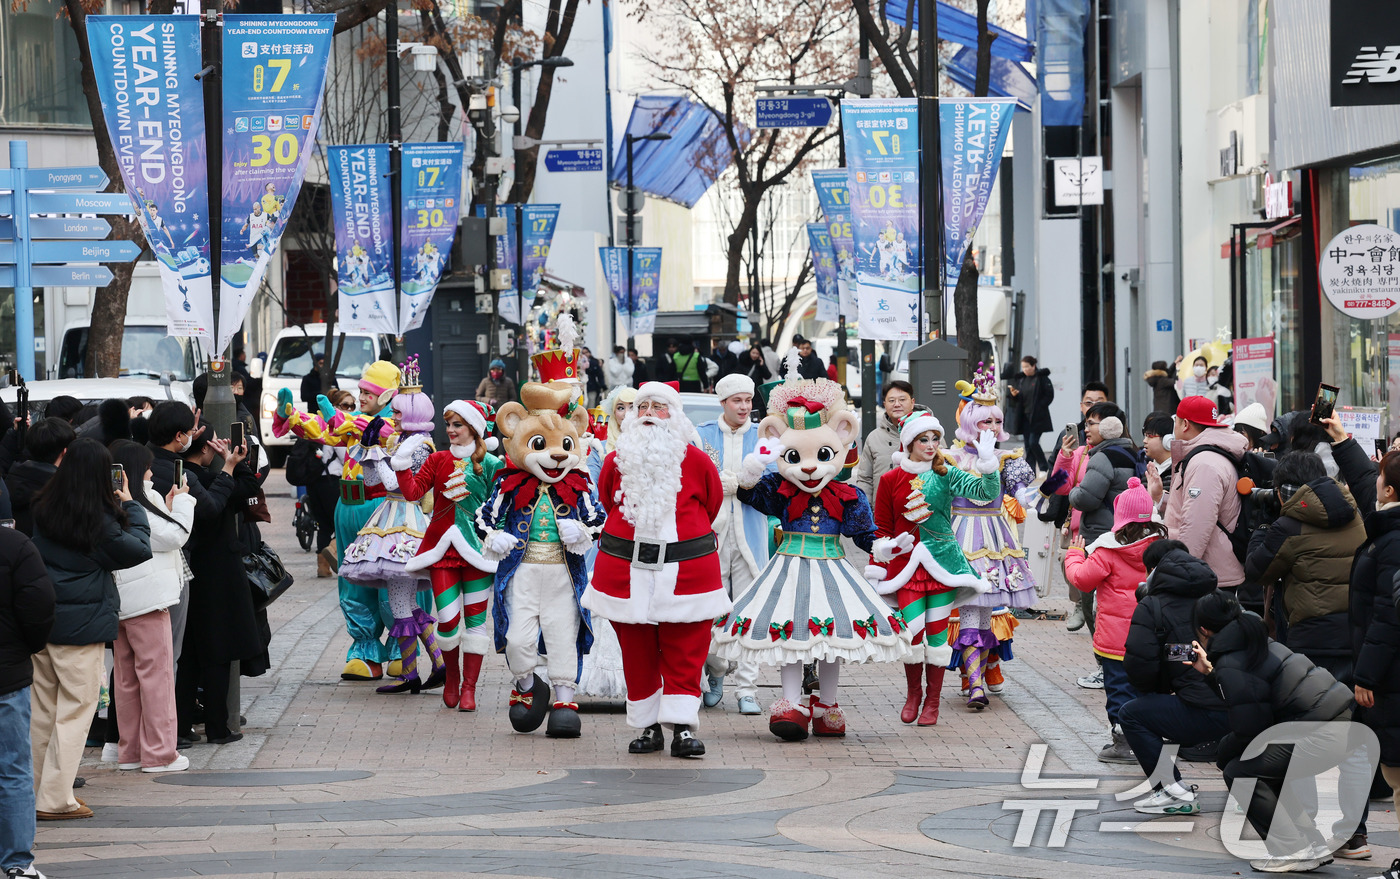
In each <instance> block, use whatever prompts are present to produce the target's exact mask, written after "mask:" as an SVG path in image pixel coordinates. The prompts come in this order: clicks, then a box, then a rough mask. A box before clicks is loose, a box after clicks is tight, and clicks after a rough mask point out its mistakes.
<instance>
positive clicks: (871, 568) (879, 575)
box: [861, 564, 890, 591]
mask: <svg viewBox="0 0 1400 879" xmlns="http://www.w3.org/2000/svg"><path fill="white" fill-rule="evenodd" d="M861 575H862V576H864V577H865V579H866V580H869V581H870V582H871V583H883V582H885V578H886V577H888V576H889V575H890V572H889V571H887V570H885V566H884V565H875V564H871V565H866V566H865V570H864V571H862V572H861ZM876 591H878V590H876Z"/></svg>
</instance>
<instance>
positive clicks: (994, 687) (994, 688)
mask: <svg viewBox="0 0 1400 879" xmlns="http://www.w3.org/2000/svg"><path fill="white" fill-rule="evenodd" d="M1005 687H1006V684H988V685H987V692H988V693H1000V692H1001V691H1002V690H1003V689H1004V688H1005Z"/></svg>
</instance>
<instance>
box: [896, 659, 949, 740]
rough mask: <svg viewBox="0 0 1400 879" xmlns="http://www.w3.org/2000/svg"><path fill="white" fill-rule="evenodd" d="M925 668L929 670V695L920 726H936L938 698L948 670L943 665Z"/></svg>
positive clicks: (926, 698)
mask: <svg viewBox="0 0 1400 879" xmlns="http://www.w3.org/2000/svg"><path fill="white" fill-rule="evenodd" d="M914 667H915V668H917V667H918V666H914ZM924 667H925V668H927V669H928V695H927V696H925V697H924V710H923V711H921V712H920V713H919V726H934V725H936V724H937V723H938V697H939V691H941V690H942V689H943V673H944V672H945V671H947V669H946V668H944V667H943V666H941V665H927V666H924ZM905 723H908V721H905Z"/></svg>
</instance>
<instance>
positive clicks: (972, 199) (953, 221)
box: [938, 98, 1016, 286]
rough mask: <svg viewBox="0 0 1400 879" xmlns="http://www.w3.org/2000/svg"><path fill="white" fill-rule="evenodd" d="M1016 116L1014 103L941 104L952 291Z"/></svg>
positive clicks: (998, 100) (974, 100) (958, 101)
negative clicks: (1012, 118) (1014, 115)
mask: <svg viewBox="0 0 1400 879" xmlns="http://www.w3.org/2000/svg"><path fill="white" fill-rule="evenodd" d="M1015 112H1016V101H1015V99H1014V98H961V99H952V98H940V99H939V101H938V115H939V124H940V126H941V130H942V135H943V136H942V146H943V225H944V228H945V230H946V232H945V234H946V235H947V250H946V251H945V252H946V254H947V260H948V285H949V286H952V285H953V284H954V283H956V282H957V279H958V272H959V271H960V270H961V269H962V262H963V257H964V256H965V255H966V254H967V249H968V248H969V247H970V246H972V235H973V233H974V232H976V231H977V224H978V223H980V222H982V215H983V214H984V213H986V210H987V201H988V199H990V198H991V196H992V184H993V183H994V182H995V181H996V179H997V169H998V168H999V167H1001V154H1002V151H1003V150H1004V149H1005V148H1006V138H1007V135H1008V134H1009V133H1010V132H1011V117H1012V115H1013V114H1015Z"/></svg>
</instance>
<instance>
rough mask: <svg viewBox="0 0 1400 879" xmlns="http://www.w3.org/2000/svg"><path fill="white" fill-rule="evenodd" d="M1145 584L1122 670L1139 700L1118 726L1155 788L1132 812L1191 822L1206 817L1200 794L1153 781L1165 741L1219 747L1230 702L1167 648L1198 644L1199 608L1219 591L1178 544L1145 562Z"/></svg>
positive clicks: (1160, 544) (1155, 549)
mask: <svg viewBox="0 0 1400 879" xmlns="http://www.w3.org/2000/svg"><path fill="white" fill-rule="evenodd" d="M1142 561H1143V564H1144V565H1145V566H1146V568H1147V572H1148V573H1147V581H1146V582H1145V583H1144V584H1143V586H1142V587H1141V588H1140V589H1139V592H1140V593H1141V597H1140V599H1139V601H1138V606H1137V609H1136V610H1134V611H1133V619H1132V623H1131V625H1130V626H1129V629H1128V641H1127V648H1126V651H1125V653H1124V655H1123V669H1124V671H1126V672H1127V673H1128V680H1129V681H1130V682H1131V683H1132V685H1133V687H1134V688H1135V689H1136V690H1137V691H1138V693H1139V694H1140V695H1139V696H1138V697H1137V698H1136V699H1134V700H1132V701H1131V702H1129V703H1128V704H1127V705H1124V706H1123V710H1122V711H1121V712H1119V716H1118V722H1119V723H1120V724H1122V726H1123V734H1124V736H1126V737H1127V739H1128V744H1129V745H1130V746H1131V747H1132V749H1133V754H1134V755H1136V756H1137V759H1138V764H1139V765H1140V766H1141V767H1142V771H1143V774H1144V775H1146V776H1147V777H1148V778H1149V779H1151V780H1152V782H1153V787H1154V791H1153V793H1152V794H1151V795H1149V796H1147V797H1145V798H1143V799H1141V800H1138V801H1137V802H1136V803H1134V804H1133V808H1135V809H1137V810H1138V811H1139V812H1142V813H1144V814H1147V815H1191V814H1195V813H1196V812H1199V811H1200V804H1199V803H1197V801H1196V794H1195V787H1194V785H1193V786H1190V787H1187V786H1184V785H1182V783H1181V772H1180V771H1179V770H1178V769H1177V767H1176V765H1175V763H1173V765H1172V773H1173V776H1174V777H1173V779H1171V780H1167V779H1165V778H1157V777H1154V773H1156V771H1157V766H1158V761H1159V760H1160V759H1161V756H1162V745H1163V741H1164V740H1170V741H1173V742H1176V743H1177V744H1178V745H1182V746H1186V747H1190V746H1195V745H1202V744H1205V743H1207V742H1214V741H1216V740H1218V739H1219V738H1220V737H1221V736H1223V735H1225V733H1227V732H1229V731H1230V725H1229V718H1228V716H1227V714H1226V712H1225V702H1224V700H1223V699H1221V698H1220V694H1219V693H1217V692H1215V690H1214V689H1212V688H1211V686H1210V685H1209V684H1208V683H1206V679H1205V678H1204V677H1203V676H1202V675H1201V674H1200V672H1198V671H1196V670H1195V669H1193V668H1191V666H1189V665H1185V664H1183V663H1181V662H1168V661H1167V645H1168V644H1189V643H1191V641H1193V640H1194V639H1195V637H1196V626H1195V622H1194V616H1195V612H1196V601H1197V600H1199V599H1200V598H1201V596H1203V595H1208V594H1210V593H1211V592H1214V591H1215V584H1216V580H1215V572H1214V571H1212V570H1211V569H1210V566H1209V565H1207V564H1206V563H1205V562H1203V561H1201V560H1200V559H1198V558H1196V557H1195V556H1193V555H1191V554H1190V553H1189V552H1187V551H1186V544H1184V543H1182V542H1181V541H1179V540H1159V541H1157V543H1155V544H1153V545H1152V546H1150V547H1148V549H1147V551H1146V552H1145V553H1143V555H1142Z"/></svg>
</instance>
